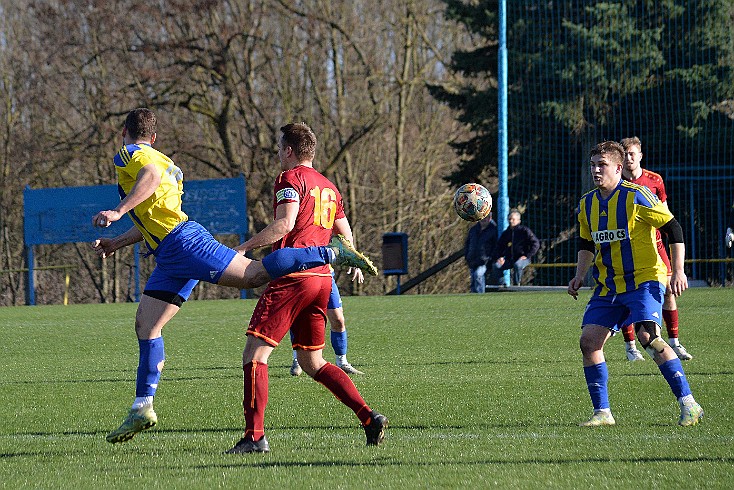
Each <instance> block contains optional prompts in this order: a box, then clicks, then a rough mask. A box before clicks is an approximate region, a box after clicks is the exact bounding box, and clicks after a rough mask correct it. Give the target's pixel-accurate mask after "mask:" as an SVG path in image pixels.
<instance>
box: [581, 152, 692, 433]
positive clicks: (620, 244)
mask: <svg viewBox="0 0 734 490" xmlns="http://www.w3.org/2000/svg"><path fill="white" fill-rule="evenodd" d="M589 156H590V170H591V176H592V178H593V180H594V184H596V189H594V190H592V191H589V192H587V193H586V194H584V195H583V196H582V197H581V200H580V202H579V205H578V208H577V216H578V222H579V251H578V263H577V266H576V275H575V276H574V277H573V278H572V279H571V280H570V281H569V283H568V294H570V295H571V296H572V297H573V298H574V299H578V292H579V289H580V288H581V286H582V284H583V281H584V277H585V276H586V273H587V272H588V270H589V268H591V267H592V265H593V271H592V272H593V273H592V275H593V277H594V281H595V282H596V287H595V288H594V292H593V294H592V296H591V299H590V300H589V303H588V305H587V306H586V311H585V312H584V316H583V319H582V322H581V325H582V327H581V339H580V341H579V344H580V347H581V353H582V354H583V366H584V377H585V378H586V385H587V388H588V390H589V395H590V397H591V402H592V405H593V407H594V413H593V414H592V416H591V418H590V419H589V420H586V421H584V422H582V423H581V424H580V425H581V426H582V427H598V426H605V425H614V424H615V420H614V416H613V415H612V411H611V408H610V405H609V394H608V389H607V384H608V379H609V373H608V370H607V364H606V361H605V359H604V344H605V343H606V341H607V340H608V339H609V337H610V336H611V335H612V334H613V333H616V332H618V331H619V329H620V327H621V326H622V325H623V323H624V322H625V321H627V320H628V321H629V322H630V323H634V325H635V330H636V332H637V338H638V340H639V341H640V343H641V344H642V346H643V347H644V348H645V350H646V351H647V352H648V354H650V356H652V358H653V359H654V361H655V363H656V364H657V365H658V368H659V369H660V372H661V373H662V375H663V377H664V378H665V380H666V381H667V382H668V384H669V386H670V389H671V390H672V392H673V394H674V395H675V397H676V398H677V400H678V404H679V406H680V417H679V418H678V424H679V425H681V426H691V425H696V424H697V423H698V422H699V420H701V418H702V417H703V409H702V408H701V405H699V404H698V403H696V400H695V399H694V398H693V394H692V393H691V389H690V387H689V385H688V380H687V379H686V375H685V373H684V371H683V366H682V364H681V361H680V359H678V356H676V354H675V352H673V349H671V347H670V345H668V343H667V342H665V341H664V340H663V339H662V338H661V337H660V318H661V315H662V304H663V296H664V294H665V288H666V284H669V285H670V288H671V291H672V292H673V294H675V295H676V296H678V295H680V294H681V293H682V292H683V291H684V290H685V289H686V288H687V287H688V279H687V278H686V275H685V272H684V271H683V261H684V258H685V245H684V244H683V230H682V229H681V226H680V224H679V223H678V222H677V221H676V219H675V218H674V217H673V215H672V214H671V213H670V211H669V210H668V208H667V207H666V206H665V205H664V204H663V203H661V202H660V200H659V199H658V198H657V196H655V194H653V193H652V192H651V191H650V190H649V189H648V188H647V187H643V186H639V185H637V184H633V183H631V182H627V181H625V180H624V179H622V171H623V168H624V162H625V158H626V152H625V149H624V147H623V146H622V145H620V144H619V143H617V142H614V141H605V142H603V143H599V144H598V145H596V146H595V147H594V148H592V150H591V152H590V155H589ZM656 229H660V230H661V231H663V232H664V233H666V234H667V236H668V238H669V240H670V252H671V267H672V275H671V277H670V281H668V276H667V269H666V267H665V264H664V263H663V260H662V259H661V258H660V255H659V254H658V252H657V245H656V236H655V230H656Z"/></svg>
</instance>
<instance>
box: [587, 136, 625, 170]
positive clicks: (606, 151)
mask: <svg viewBox="0 0 734 490" xmlns="http://www.w3.org/2000/svg"><path fill="white" fill-rule="evenodd" d="M626 154H627V152H626V151H625V149H624V146H622V145H621V144H619V143H617V142H616V141H602V142H601V143H599V144H597V145H596V146H594V148H592V149H591V151H590V152H589V158H591V157H593V156H595V155H609V156H611V157H612V158H613V159H614V160H616V161H617V163H619V164H620V165H622V164H623V163H624V159H625V155H626Z"/></svg>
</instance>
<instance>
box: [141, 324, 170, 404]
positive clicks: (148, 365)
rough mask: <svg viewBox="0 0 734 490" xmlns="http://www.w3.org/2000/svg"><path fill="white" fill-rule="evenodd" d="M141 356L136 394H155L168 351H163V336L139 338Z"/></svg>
mask: <svg viewBox="0 0 734 490" xmlns="http://www.w3.org/2000/svg"><path fill="white" fill-rule="evenodd" d="M138 346H139V347H140V358H139V361H138V377H137V379H136V381H135V396H155V390H156V388H158V381H160V379H161V369H163V360H164V359H165V358H166V353H165V352H164V351H163V337H158V338H157V339H151V340H143V339H138Z"/></svg>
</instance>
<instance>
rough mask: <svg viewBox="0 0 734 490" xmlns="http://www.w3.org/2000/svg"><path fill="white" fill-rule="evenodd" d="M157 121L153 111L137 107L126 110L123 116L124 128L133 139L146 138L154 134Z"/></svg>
mask: <svg viewBox="0 0 734 490" xmlns="http://www.w3.org/2000/svg"><path fill="white" fill-rule="evenodd" d="M157 123H158V120H157V119H156V117H155V112H153V111H151V110H150V109H146V108H145V107H139V108H137V109H133V110H132V111H130V112H128V114H127V118H125V129H127V133H128V134H129V135H130V137H131V138H133V139H140V138H142V139H148V138H150V137H151V136H153V135H154V134H155V128H156V125H157Z"/></svg>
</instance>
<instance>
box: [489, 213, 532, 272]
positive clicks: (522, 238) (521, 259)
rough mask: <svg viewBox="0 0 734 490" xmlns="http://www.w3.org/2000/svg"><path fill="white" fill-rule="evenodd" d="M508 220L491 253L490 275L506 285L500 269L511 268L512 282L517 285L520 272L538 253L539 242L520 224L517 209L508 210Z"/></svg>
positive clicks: (530, 231) (528, 229) (529, 230)
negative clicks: (508, 223) (507, 225)
mask: <svg viewBox="0 0 734 490" xmlns="http://www.w3.org/2000/svg"><path fill="white" fill-rule="evenodd" d="M508 221H509V222H510V226H509V227H508V228H507V229H506V230H505V231H503V232H502V234H501V235H500V237H499V240H497V246H496V247H495V249H494V253H493V254H492V262H493V264H492V275H493V277H496V278H498V279H499V283H500V285H506V284H504V279H503V278H502V271H504V270H507V269H512V284H513V285H515V286H519V285H520V281H521V280H522V272H523V271H524V270H525V267H527V266H528V264H529V263H530V259H531V258H532V257H533V256H534V255H535V254H536V253H538V249H539V248H540V242H539V241H538V237H536V236H535V233H533V232H532V230H531V229H530V228H528V227H527V226H525V225H521V224H520V212H519V211H518V210H516V209H513V210H512V211H510V215H509V216H508Z"/></svg>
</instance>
